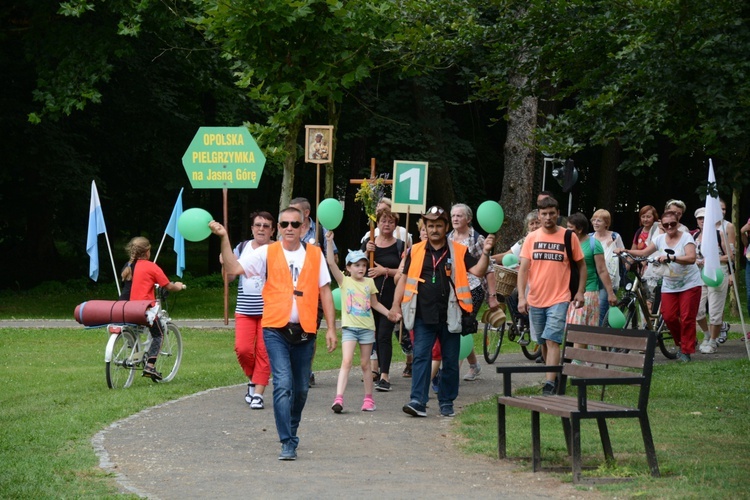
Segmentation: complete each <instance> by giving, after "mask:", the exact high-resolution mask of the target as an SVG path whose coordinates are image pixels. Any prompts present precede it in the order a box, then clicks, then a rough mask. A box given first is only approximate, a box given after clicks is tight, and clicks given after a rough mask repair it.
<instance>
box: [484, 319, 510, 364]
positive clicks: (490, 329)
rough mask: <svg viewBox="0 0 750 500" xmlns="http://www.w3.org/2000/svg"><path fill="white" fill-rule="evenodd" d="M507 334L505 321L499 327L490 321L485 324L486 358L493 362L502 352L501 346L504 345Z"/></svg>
mask: <svg viewBox="0 0 750 500" xmlns="http://www.w3.org/2000/svg"><path fill="white" fill-rule="evenodd" d="M504 336H505V322H503V323H502V324H501V325H500V326H499V327H498V328H495V327H494V326H492V325H491V324H489V323H485V324H484V360H485V361H486V362H487V363H489V364H492V363H494V362H495V360H496V359H497V355H498V354H500V347H501V346H502V345H503V337H504Z"/></svg>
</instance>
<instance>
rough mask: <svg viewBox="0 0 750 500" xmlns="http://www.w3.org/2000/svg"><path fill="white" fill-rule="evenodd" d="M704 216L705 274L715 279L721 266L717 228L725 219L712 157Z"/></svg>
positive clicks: (702, 251)
mask: <svg viewBox="0 0 750 500" xmlns="http://www.w3.org/2000/svg"><path fill="white" fill-rule="evenodd" d="M704 217H705V218H704V219H703V234H702V236H701V253H702V254H703V258H704V261H703V274H704V275H705V276H706V278H708V279H710V280H715V279H716V271H717V270H718V269H719V268H720V267H721V264H720V263H719V241H718V240H717V235H716V229H717V224H718V223H719V222H721V221H722V220H723V219H724V215H723V214H722V213H721V204H720V203H719V197H718V190H717V188H716V176H715V175H714V165H713V163H712V162H711V160H710V159H709V160H708V189H707V192H706V213H705V216H704ZM719 227H721V226H719Z"/></svg>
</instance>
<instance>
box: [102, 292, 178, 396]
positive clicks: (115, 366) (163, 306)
mask: <svg viewBox="0 0 750 500" xmlns="http://www.w3.org/2000/svg"><path fill="white" fill-rule="evenodd" d="M168 295H169V292H167V290H166V289H164V288H161V287H159V286H158V285H156V297H157V300H156V304H155V305H154V307H153V308H152V309H151V310H150V311H149V312H151V311H153V314H154V318H153V321H161V324H162V327H163V330H164V335H163V337H162V343H161V349H160V350H159V357H158V359H157V360H156V370H157V371H159V372H160V373H162V375H163V378H162V379H161V380H157V379H155V378H152V379H151V380H153V381H154V382H169V381H171V380H172V379H173V378H174V377H175V376H176V375H177V370H179V369H180V363H181V361H182V334H181V333H180V329H179V328H177V325H175V324H174V323H172V319H171V318H170V317H169V313H168V312H167V296H168ZM107 331H108V332H109V334H110V335H109V340H108V341H107V347H106V349H105V350H104V363H105V373H106V376H107V386H108V387H109V388H110V389H127V388H128V387H130V385H131V384H132V383H133V379H134V378H135V373H136V371H138V370H143V367H144V366H146V362H147V360H148V349H149V347H151V342H152V341H153V338H152V337H151V331H150V330H149V328H148V325H137V324H131V323H111V324H108V325H107Z"/></svg>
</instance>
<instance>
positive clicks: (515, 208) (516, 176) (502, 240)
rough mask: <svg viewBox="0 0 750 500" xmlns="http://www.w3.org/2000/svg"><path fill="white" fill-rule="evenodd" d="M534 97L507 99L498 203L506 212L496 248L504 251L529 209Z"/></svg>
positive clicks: (520, 231) (520, 80)
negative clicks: (501, 183)
mask: <svg viewBox="0 0 750 500" xmlns="http://www.w3.org/2000/svg"><path fill="white" fill-rule="evenodd" d="M525 80H526V78H525V77H520V76H516V77H512V78H511V83H512V84H513V85H514V86H515V87H516V88H519V89H520V88H521V87H522V86H523V84H524V83H525ZM537 110H538V101H537V98H536V97H528V96H527V97H523V98H522V99H521V101H520V102H519V103H514V102H511V103H510V105H509V109H508V135H507V137H506V139H505V149H504V154H505V172H504V174H503V190H502V193H501V195H500V202H501V203H500V204H501V205H502V207H503V211H504V212H505V214H506V217H505V221H504V222H503V227H502V231H500V233H499V235H498V242H497V244H496V245H495V248H496V250H499V251H505V250H507V249H508V248H510V247H511V245H513V243H515V242H516V241H517V240H518V238H519V237H520V236H522V235H524V234H526V228H525V227H524V219H525V215H526V213H528V211H529V207H530V206H531V202H532V197H533V193H532V190H533V187H534V153H535V142H536V141H535V135H534V130H535V128H536V123H537Z"/></svg>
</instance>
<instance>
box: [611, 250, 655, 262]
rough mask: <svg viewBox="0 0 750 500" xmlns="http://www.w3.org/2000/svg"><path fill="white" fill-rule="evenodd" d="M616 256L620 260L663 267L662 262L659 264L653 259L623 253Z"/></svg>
mask: <svg viewBox="0 0 750 500" xmlns="http://www.w3.org/2000/svg"><path fill="white" fill-rule="evenodd" d="M617 256H618V257H619V258H620V259H622V260H626V259H629V260H631V261H633V262H648V263H649V264H656V265H657V266H661V265H663V262H660V261H659V259H658V258H654V257H636V256H635V255H633V254H631V253H630V252H627V251H624V252H620V253H619V254H617Z"/></svg>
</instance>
